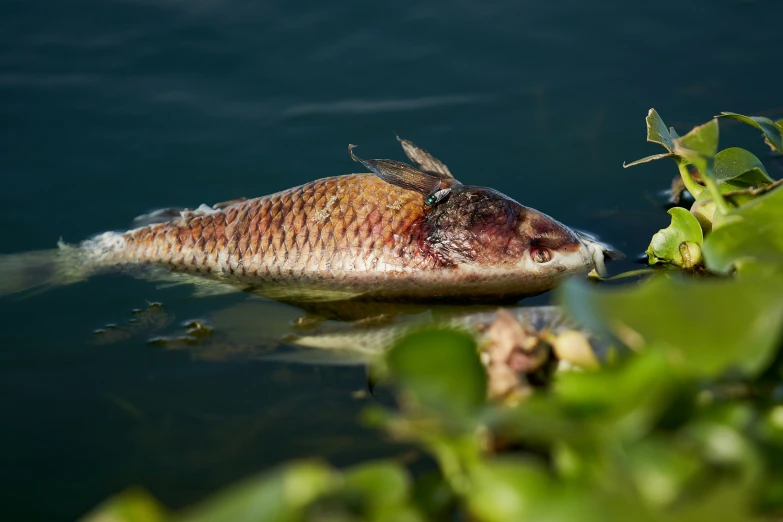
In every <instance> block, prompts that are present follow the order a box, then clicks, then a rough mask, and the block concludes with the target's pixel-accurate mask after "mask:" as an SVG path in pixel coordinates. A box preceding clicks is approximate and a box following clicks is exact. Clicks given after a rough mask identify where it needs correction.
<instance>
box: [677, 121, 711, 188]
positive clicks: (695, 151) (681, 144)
mask: <svg viewBox="0 0 783 522" xmlns="http://www.w3.org/2000/svg"><path fill="white" fill-rule="evenodd" d="M673 144H674V152H675V154H677V155H678V156H680V157H681V158H682V159H684V160H685V161H686V162H688V163H690V164H692V165H693V166H694V167H696V168H697V169H698V171H699V172H700V173H701V174H702V175H707V176H710V177H712V178H714V177H715V175H714V173H713V168H712V167H713V163H714V160H715V154H717V152H718V120H717V119H712V120H710V121H709V122H707V123H705V124H704V125H699V126H698V127H694V128H693V129H692V130H691V131H690V132H689V133H688V134H686V135H685V136H682V137H681V138H677V139H675V140H673Z"/></svg>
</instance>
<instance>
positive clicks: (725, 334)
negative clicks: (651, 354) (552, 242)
mask: <svg viewBox="0 0 783 522" xmlns="http://www.w3.org/2000/svg"><path fill="white" fill-rule="evenodd" d="M777 288H778V287H777V286H776V285H775V284H770V282H769V281H768V280H764V279H760V280H758V279H755V280H754V279H751V278H746V279H744V280H688V279H684V278H679V277H674V278H672V277H658V278H652V279H649V280H647V281H645V282H644V283H642V284H640V285H638V286H635V287H626V288H621V289H612V290H605V289H600V288H596V287H595V286H594V285H588V284H587V283H584V282H580V281H575V280H572V281H569V282H567V283H566V284H565V285H564V286H563V287H561V289H560V291H559V293H558V301H559V302H560V303H561V304H562V305H563V307H564V308H565V310H566V311H567V312H568V313H569V314H570V315H571V316H572V317H573V318H574V319H575V320H576V321H577V322H578V323H580V324H582V325H584V326H585V327H586V328H588V329H590V330H592V331H593V332H596V333H597V334H603V335H607V336H610V337H614V338H616V339H618V340H619V341H621V342H622V343H623V344H625V345H626V346H628V347H630V348H632V349H636V350H641V349H644V348H648V349H652V350H662V351H663V352H664V353H666V354H667V356H668V357H669V358H670V361H672V363H674V364H676V366H677V367H679V368H681V369H682V371H683V372H685V373H686V374H692V375H704V376H715V375H719V374H721V373H723V372H725V371H726V370H728V369H730V368H735V369H738V370H740V371H741V372H743V373H745V374H751V375H752V374H757V373H759V372H760V371H761V370H762V369H764V367H765V365H766V364H768V362H769V361H770V359H771V356H772V354H773V353H774V350H775V348H776V346H777V342H778V340H779V339H780V334H781V329H782V326H783V297H781V295H780V292H779V291H778V290H777Z"/></svg>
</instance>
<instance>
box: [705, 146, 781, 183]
mask: <svg viewBox="0 0 783 522" xmlns="http://www.w3.org/2000/svg"><path fill="white" fill-rule="evenodd" d="M715 180H716V181H717V182H718V184H719V185H720V184H721V183H723V182H725V181H729V180H731V181H734V182H735V183H743V184H746V185H748V186H750V185H764V184H767V183H772V181H773V180H772V178H770V177H769V174H767V169H765V168H764V165H763V164H762V163H761V160H759V159H758V158H757V157H756V156H755V155H754V154H752V153H750V152H748V151H747V150H745V149H741V148H739V147H730V148H728V149H724V150H722V151H720V152H718V153H717V154H716V155H715Z"/></svg>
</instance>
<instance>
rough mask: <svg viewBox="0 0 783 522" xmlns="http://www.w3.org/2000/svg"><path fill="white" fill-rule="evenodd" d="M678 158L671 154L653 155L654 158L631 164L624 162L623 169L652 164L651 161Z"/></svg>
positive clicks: (645, 158)
mask: <svg viewBox="0 0 783 522" xmlns="http://www.w3.org/2000/svg"><path fill="white" fill-rule="evenodd" d="M676 157H677V156H676V155H675V154H673V153H671V152H665V153H663V154H653V155H652V156H646V157H644V158H642V159H638V160H636V161H632V162H630V163H625V162H623V168H624V169H627V168H628V167H634V166H636V165H641V164H642V163H650V162H651V161H656V160H659V159H663V158H676Z"/></svg>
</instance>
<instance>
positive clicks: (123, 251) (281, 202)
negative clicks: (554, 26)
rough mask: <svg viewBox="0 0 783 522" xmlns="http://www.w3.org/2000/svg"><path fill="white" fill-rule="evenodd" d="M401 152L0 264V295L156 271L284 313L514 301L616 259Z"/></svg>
mask: <svg viewBox="0 0 783 522" xmlns="http://www.w3.org/2000/svg"><path fill="white" fill-rule="evenodd" d="M398 139H399V138H398ZM400 142H401V144H402V146H403V149H404V151H405V152H406V154H407V155H408V157H409V158H410V159H411V160H412V162H413V163H414V164H415V165H416V167H413V166H411V165H409V164H406V163H402V162H398V161H393V160H385V159H373V160H363V159H361V158H359V157H357V156H356V155H355V154H354V152H353V149H354V146H349V153H350V155H351V157H352V158H353V159H354V160H355V161H356V162H358V163H360V164H361V165H363V166H364V167H365V168H367V169H368V170H369V171H371V172H372V174H350V175H345V176H336V177H329V178H324V179H319V180H316V181H313V182H310V183H307V184H305V185H302V186H299V187H295V188H291V189H288V190H285V191H282V192H278V193H276V194H272V195H268V196H263V197H259V198H255V199H240V200H234V201H229V202H226V203H222V204H218V205H215V206H213V207H208V206H206V205H202V206H200V207H199V208H197V209H195V210H184V211H181V212H180V213H179V215H178V216H176V217H173V216H172V214H171V213H170V212H166V211H160V212H157V213H153V214H151V215H148V216H147V217H146V219H140V220H138V221H137V222H138V223H145V224H144V225H143V226H139V227H138V228H134V229H132V230H128V231H126V232H105V233H103V234H100V235H97V236H95V237H92V238H90V239H87V240H86V241H83V242H81V243H80V244H78V245H67V244H64V243H62V242H60V243H59V248H58V249H55V250H49V251H39V252H30V253H25V254H16V255H5V256H0V295H3V294H10V293H16V292H22V291H29V290H31V289H35V288H46V287H51V286H58V285H65V284H69V283H75V282H78V281H82V280H85V279H87V278H88V277H89V276H92V275H95V274H99V273H104V272H110V271H119V270H128V271H133V270H135V269H140V268H145V267H147V268H149V267H157V268H158V269H162V270H158V272H157V274H158V276H161V277H169V278H170V277H175V276H177V275H180V276H188V277H190V276H198V277H200V278H201V280H202V281H213V282H218V283H220V284H221V285H222V287H223V288H228V289H242V290H250V291H253V292H255V293H257V294H260V295H262V296H265V297H269V298H272V299H277V300H283V301H287V302H292V303H297V302H302V303H307V302H319V301H334V300H344V299H355V298H361V299H367V300H404V299H409V300H427V299H433V298H450V299H459V298H493V299H494V298H508V297H514V298H518V297H522V296H526V295H532V294H538V293H541V292H543V291H546V290H548V289H550V288H552V287H553V286H555V284H557V282H559V281H560V280H562V279H563V278H565V277H568V276H571V275H575V274H586V273H588V272H589V271H590V270H592V269H593V268H597V269H598V270H599V272H600V271H603V266H604V257H605V256H607V257H612V256H613V255H614V254H613V252H612V251H611V250H610V249H609V248H608V247H607V246H606V245H604V244H602V243H599V242H598V241H596V240H595V239H593V238H591V237H589V236H587V235H585V234H582V233H578V232H576V231H574V230H572V229H570V228H568V227H566V226H565V225H563V224H561V223H559V222H557V221H556V220H554V219H552V218H551V217H549V216H547V215H545V214H543V213H541V212H538V211H537V210H534V209H531V208H528V207H525V206H523V205H521V204H519V203H517V202H516V201H514V200H513V199H511V198H509V197H508V196H506V195H504V194H501V193H500V192H497V191H496V190H493V189H491V188H486V187H478V186H470V185H463V184H462V183H460V182H458V181H457V180H456V179H454V177H453V176H452V174H451V172H450V171H449V169H448V168H447V167H446V166H445V165H444V164H443V163H442V162H440V161H439V160H437V159H436V158H434V157H433V156H431V155H430V154H429V153H428V152H426V151H425V150H423V149H420V148H418V147H416V146H415V145H414V144H413V143H411V142H409V141H407V140H400ZM137 273H139V272H137ZM161 274H163V275H161Z"/></svg>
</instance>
